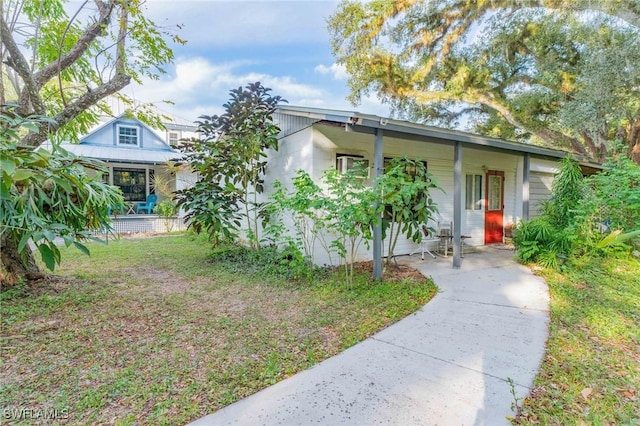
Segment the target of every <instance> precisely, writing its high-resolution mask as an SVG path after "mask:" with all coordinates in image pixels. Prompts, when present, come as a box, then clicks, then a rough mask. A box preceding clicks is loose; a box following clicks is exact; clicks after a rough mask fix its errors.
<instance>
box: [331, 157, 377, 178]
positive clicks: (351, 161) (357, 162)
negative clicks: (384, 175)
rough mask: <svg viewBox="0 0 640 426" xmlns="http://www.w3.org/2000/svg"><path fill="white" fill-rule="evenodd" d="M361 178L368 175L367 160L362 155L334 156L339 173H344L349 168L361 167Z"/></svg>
mask: <svg viewBox="0 0 640 426" xmlns="http://www.w3.org/2000/svg"><path fill="white" fill-rule="evenodd" d="M363 168H364V170H363V176H362V177H363V178H365V179H366V178H368V177H369V160H367V159H365V158H362V157H354V156H349V155H341V156H339V157H336V169H337V170H338V171H339V172H340V173H346V172H348V171H349V170H358V169H363Z"/></svg>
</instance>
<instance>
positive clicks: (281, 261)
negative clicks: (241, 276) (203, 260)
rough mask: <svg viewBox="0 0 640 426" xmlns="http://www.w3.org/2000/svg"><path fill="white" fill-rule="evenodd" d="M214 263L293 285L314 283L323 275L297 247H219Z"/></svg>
mask: <svg viewBox="0 0 640 426" xmlns="http://www.w3.org/2000/svg"><path fill="white" fill-rule="evenodd" d="M211 261H212V262H215V263H216V264H218V265H219V266H222V267H223V268H224V269H226V270H228V271H229V272H234V273H235V272H242V273H246V274H250V275H254V276H261V277H270V278H275V279H284V280H294V281H301V280H303V281H311V280H312V279H313V278H314V277H316V276H317V275H318V274H320V273H321V271H322V269H321V268H319V267H317V266H315V265H313V264H312V263H311V262H310V261H309V259H308V258H307V257H306V256H305V255H304V253H302V252H301V251H300V250H299V249H298V248H297V247H296V246H295V245H294V244H288V245H284V246H283V247H282V248H276V247H274V246H269V247H261V248H258V249H250V248H248V247H245V246H242V245H239V244H238V245H236V244H229V245H220V246H218V247H217V248H216V249H215V251H214V252H213V254H212V255H211Z"/></svg>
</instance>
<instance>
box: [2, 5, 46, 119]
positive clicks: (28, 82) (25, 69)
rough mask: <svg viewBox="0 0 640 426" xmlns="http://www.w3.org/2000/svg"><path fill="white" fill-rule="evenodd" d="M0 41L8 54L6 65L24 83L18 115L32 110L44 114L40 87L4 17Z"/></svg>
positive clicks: (26, 113)
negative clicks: (0, 40)
mask: <svg viewBox="0 0 640 426" xmlns="http://www.w3.org/2000/svg"><path fill="white" fill-rule="evenodd" d="M0 39H2V44H4V46H5V47H6V49H7V52H8V53H9V56H8V57H7V58H6V59H5V60H6V61H7V64H6V65H7V66H9V67H11V68H12V69H13V70H15V72H16V73H17V74H18V75H19V76H20V78H21V79H22V81H23V82H24V89H23V92H22V94H21V96H20V111H19V112H20V114H22V115H25V116H26V115H29V114H30V113H31V112H32V111H30V109H33V112H35V113H36V114H44V113H45V108H44V104H43V103H42V99H41V98H40V94H39V91H40V87H41V86H38V84H37V82H36V79H35V78H34V77H33V76H32V74H31V70H30V69H29V62H27V60H26V58H25V57H24V55H23V54H22V52H21V51H20V48H19V47H18V45H17V44H16V42H15V40H14V39H13V36H12V35H11V31H10V30H9V26H8V25H7V22H6V21H5V19H4V16H0ZM30 107H31V108H30Z"/></svg>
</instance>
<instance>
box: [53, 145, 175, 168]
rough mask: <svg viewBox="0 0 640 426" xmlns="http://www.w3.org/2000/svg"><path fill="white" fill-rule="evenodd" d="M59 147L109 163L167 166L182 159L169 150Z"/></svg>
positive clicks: (91, 146) (96, 146)
mask: <svg viewBox="0 0 640 426" xmlns="http://www.w3.org/2000/svg"><path fill="white" fill-rule="evenodd" d="M61 147H62V148H63V149H65V150H67V151H69V152H71V153H73V154H75V155H77V156H80V157H85V158H95V159H97V160H102V161H106V162H111V163H131V164H155V165H158V164H167V163H168V162H170V161H177V160H180V159H182V157H183V156H182V154H181V153H179V152H177V151H170V150H149V149H146V150H143V149H133V148H120V147H115V146H101V145H89V144H70V143H63V144H62V145H61Z"/></svg>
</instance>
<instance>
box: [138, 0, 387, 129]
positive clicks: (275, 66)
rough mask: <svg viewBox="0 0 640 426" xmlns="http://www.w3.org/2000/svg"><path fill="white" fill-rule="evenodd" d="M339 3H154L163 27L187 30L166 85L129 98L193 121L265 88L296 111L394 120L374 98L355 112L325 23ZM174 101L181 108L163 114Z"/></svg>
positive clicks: (148, 86)
mask: <svg viewBox="0 0 640 426" xmlns="http://www.w3.org/2000/svg"><path fill="white" fill-rule="evenodd" d="M337 5H338V2H336V1H326V0H314V1H311V0H306V1H274V0H263V1H218V0H185V1H165V0H149V1H148V9H149V14H148V16H149V17H151V18H152V19H153V20H154V21H155V22H156V23H157V24H159V25H166V26H172V25H173V26H174V25H176V24H180V25H182V26H183V29H182V30H181V31H180V32H179V35H180V36H181V37H182V38H184V39H186V40H188V43H187V44H186V45H185V46H180V45H175V46H173V48H174V53H175V56H176V59H175V61H174V64H173V65H172V66H171V67H169V68H168V70H167V71H168V73H167V75H165V76H163V77H162V79H161V80H160V81H145V82H144V84H143V85H142V86H138V85H132V86H130V87H129V88H127V89H126V92H127V93H129V94H131V95H132V96H134V97H135V98H136V99H137V100H139V101H142V102H153V103H158V106H159V107H160V108H161V109H163V110H165V111H168V112H170V113H172V114H173V115H176V116H178V117H180V118H183V119H186V120H188V121H193V120H195V119H197V117H198V116H199V115H202V114H207V115H211V114H219V113H220V112H222V105H223V104H224V103H225V102H226V101H227V100H228V99H229V90H231V89H232V88H235V87H238V86H244V85H246V84H247V83H250V82H254V81H261V82H262V83H263V85H265V86H266V87H270V88H271V89H273V94H275V95H280V96H282V97H283V98H285V99H287V100H288V101H289V104H291V105H301V106H312V107H321V108H334V109H347V110H356V111H360V112H366V113H372V114H379V115H383V116H384V115H388V108H387V107H386V106H384V105H380V103H379V102H378V101H377V100H376V99H375V98H369V99H363V101H362V103H361V104H360V105H358V106H355V107H354V106H352V105H351V104H350V103H349V102H348V101H347V100H346V99H345V98H346V96H347V95H348V93H349V91H348V87H347V79H346V73H345V71H344V69H343V68H342V67H339V66H337V65H336V64H335V58H334V57H333V56H332V54H331V46H330V40H329V33H328V31H327V29H326V19H327V17H328V16H329V15H330V14H331V13H333V12H334V11H335V9H336V7H337ZM164 99H170V100H172V101H173V102H174V103H175V105H172V106H168V105H164V106H160V104H159V101H161V100H164Z"/></svg>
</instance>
